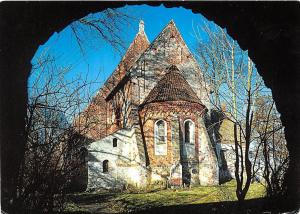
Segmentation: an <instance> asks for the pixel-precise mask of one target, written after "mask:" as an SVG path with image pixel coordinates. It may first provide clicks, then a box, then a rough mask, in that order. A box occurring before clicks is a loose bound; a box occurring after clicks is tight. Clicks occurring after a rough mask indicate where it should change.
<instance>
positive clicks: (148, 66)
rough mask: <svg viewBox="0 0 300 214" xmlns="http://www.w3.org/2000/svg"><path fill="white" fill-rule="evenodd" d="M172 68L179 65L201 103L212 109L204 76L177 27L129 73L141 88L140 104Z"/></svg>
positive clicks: (148, 50)
mask: <svg viewBox="0 0 300 214" xmlns="http://www.w3.org/2000/svg"><path fill="white" fill-rule="evenodd" d="M170 65H176V66H177V67H178V68H179V70H180V71H181V72H182V74H183V76H184V78H185V79H186V80H187V81H188V83H189V84H190V85H191V86H192V88H193V90H194V91H195V92H196V94H197V95H198V97H199V98H200V100H201V101H202V102H203V103H204V105H206V106H207V107H209V99H208V96H207V90H206V86H205V83H204V80H203V74H202V72H201V71H200V68H199V66H198V64H197V62H196V61H195V59H194V58H193V56H192V55H191V53H190V51H189V50H188V47H187V46H186V44H185V43H184V41H183V39H182V37H181V35H180V33H179V32H178V31H177V29H176V27H175V26H172V24H169V26H168V27H167V28H166V29H165V30H164V31H163V32H162V33H161V34H160V36H158V37H157V38H156V39H155V41H154V42H153V43H152V44H151V45H150V47H149V48H148V49H147V50H146V51H145V53H143V54H142V55H141V57H140V58H139V59H138V60H137V62H136V63H135V65H134V66H133V67H132V68H131V69H130V70H129V72H130V73H131V76H132V78H133V79H136V83H137V85H138V86H139V89H138V90H137V91H138V93H139V103H142V102H143V100H144V99H145V97H147V95H148V94H149V92H150V91H151V90H152V89H153V87H154V86H155V85H156V83H157V81H158V80H159V79H161V78H162V76H163V75H164V74H165V72H166V71H167V68H168V67H169V66H170Z"/></svg>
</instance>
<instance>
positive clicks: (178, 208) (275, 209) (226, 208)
mask: <svg viewBox="0 0 300 214" xmlns="http://www.w3.org/2000/svg"><path fill="white" fill-rule="evenodd" d="M286 212H288V213H289V214H297V213H298V211H293V209H289V208H286V207H285V205H284V204H280V203H277V204H274V203H272V202H270V201H268V200H267V199H264V198H259V199H251V200H246V201H245V202H244V204H243V206H239V204H238V202H237V201H225V202H214V203H205V204H195V205H173V206H162V207H156V208H149V209H146V210H143V211H137V212H130V213H135V214H148V213H149V214H152V213H153V214H165V213H166V214H168V213H170V214H174V213H175V214H176V213H183V214H197V213H203V214H254V213H255V214H256V213H262V214H275V213H286ZM66 213H68V212H64V214H66ZM71 213H72V214H74V213H78V214H79V213H80V214H90V213H91V212H71ZM93 213H94V212H93ZM99 213H103V212H99Z"/></svg>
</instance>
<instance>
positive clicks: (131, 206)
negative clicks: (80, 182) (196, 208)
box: [68, 181, 265, 212]
mask: <svg viewBox="0 0 300 214" xmlns="http://www.w3.org/2000/svg"><path fill="white" fill-rule="evenodd" d="M235 185H236V184H235V181H231V182H228V183H226V184H223V185H219V186H211V187H201V186H199V187H193V188H191V189H167V190H155V191H153V192H148V193H117V194H114V195H110V196H109V198H108V199H107V200H105V193H101V194H100V193H98V194H95V193H93V194H91V193H83V194H79V195H77V196H76V197H85V198H87V197H89V196H90V197H94V198H95V197H97V196H98V197H99V201H97V198H96V201H97V202H98V203H99V202H100V201H101V202H102V207H109V208H110V211H111V212H119V211H122V212H124V211H126V212H131V211H139V210H146V209H150V208H155V207H161V206H171V205H189V204H203V203H210V202H222V201H236V200H237V198H236V196H235ZM264 194H265V189H264V187H263V186H262V185H261V184H258V183H254V184H252V185H251V186H250V189H249V191H248V193H247V195H246V199H253V198H261V197H263V196H264ZM94 202H95V200H93V203H94ZM89 203H91V201H90V202H89ZM76 206H77V207H78V208H79V209H81V210H82V209H85V210H86V208H84V207H85V206H84V203H81V204H80V205H75V204H72V206H71V207H72V209H69V210H68V211H70V210H72V211H74V210H76V209H74V208H75V207H76ZM87 206H88V207H91V206H90V205H87ZM71 207H70V208H71ZM105 211H106V212H110V211H107V210H105Z"/></svg>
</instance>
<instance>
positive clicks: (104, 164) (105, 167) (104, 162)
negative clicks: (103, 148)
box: [102, 160, 108, 173]
mask: <svg viewBox="0 0 300 214" xmlns="http://www.w3.org/2000/svg"><path fill="white" fill-rule="evenodd" d="M102 167H103V172H104V173H106V172H108V160H105V161H103V166H102Z"/></svg>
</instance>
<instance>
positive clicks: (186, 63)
mask: <svg viewBox="0 0 300 214" xmlns="http://www.w3.org/2000/svg"><path fill="white" fill-rule="evenodd" d="M209 109H210V105H209V97H208V94H207V86H206V84H205V82H204V77H203V74H202V72H201V70H200V68H199V65H198V64H197V61H196V60H195V59H194V57H193V55H192V53H191V52H190V50H189V49H188V47H187V45H186V44H185V42H184V40H183V38H182V36H181V35H180V32H179V30H178V29H177V28H176V25H175V23H174V21H170V23H168V24H167V26H166V27H165V28H164V29H163V30H162V31H161V33H160V34H159V35H158V36H157V37H156V38H155V39H154V41H153V42H152V43H150V42H149V40H148V38H147V36H146V33H145V30H144V23H143V21H140V23H139V31H138V33H137V34H136V36H135V38H134V40H133V42H132V43H131V44H130V46H129V48H128V50H127V52H126V53H125V55H124V57H123V58H122V60H121V62H120V63H119V65H118V66H117V68H116V69H115V70H114V72H113V73H112V75H111V76H110V77H109V78H108V79H107V81H106V82H105V83H104V85H103V86H102V88H101V89H100V90H99V91H98V93H97V95H96V96H95V97H94V99H93V100H92V102H91V103H90V104H89V105H88V107H87V108H86V109H85V111H84V112H83V113H82V114H81V115H80V117H79V120H78V121H80V123H83V121H88V122H89V123H88V125H85V127H86V130H85V137H87V138H89V139H91V142H90V143H89V144H87V146H86V149H87V156H86V158H87V170H88V184H87V188H88V189H97V188H116V189H118V188H123V187H124V186H126V185H132V186H135V187H137V188H145V187H147V186H148V185H151V184H156V183H160V182H163V183H166V184H168V185H169V186H195V185H204V186H206V185H216V184H218V183H219V169H218V160H217V152H216V151H215V148H214V147H213V144H212V143H211V140H210V137H209V134H208V131H207V128H206V122H205V118H206V115H207V112H208V111H209Z"/></svg>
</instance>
